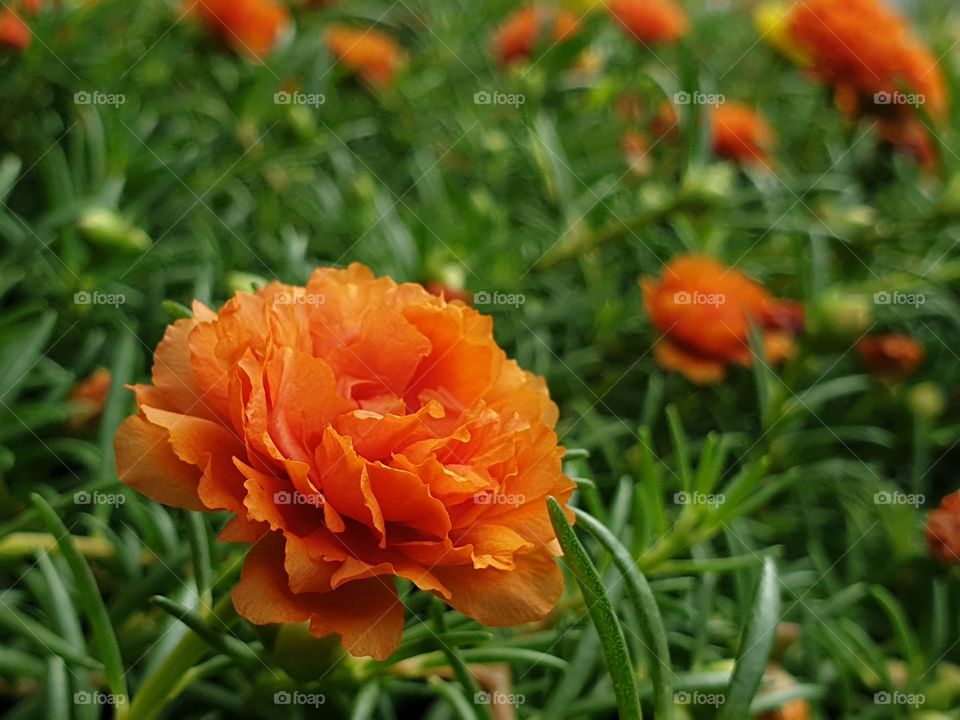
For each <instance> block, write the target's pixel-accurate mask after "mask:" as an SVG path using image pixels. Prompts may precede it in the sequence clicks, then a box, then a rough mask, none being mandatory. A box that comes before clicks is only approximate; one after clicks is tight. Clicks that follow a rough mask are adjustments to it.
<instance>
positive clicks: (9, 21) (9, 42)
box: [0, 9, 33, 52]
mask: <svg viewBox="0 0 960 720" xmlns="http://www.w3.org/2000/svg"><path fill="white" fill-rule="evenodd" d="M32 39H33V35H32V33H31V32H30V28H29V27H27V24H26V23H25V22H24V21H23V18H21V17H20V16H19V15H17V13H15V12H14V11H13V10H10V9H6V10H0V47H7V48H11V49H13V50H19V51H21V52H22V51H24V50H26V49H27V48H28V47H30V42H31V40H32Z"/></svg>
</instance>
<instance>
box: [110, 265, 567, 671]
mask: <svg viewBox="0 0 960 720" xmlns="http://www.w3.org/2000/svg"><path fill="white" fill-rule="evenodd" d="M134 390H135V392H136V397H137V404H138V407H139V414H138V415H136V416H133V417H130V418H128V419H127V420H126V421H125V422H124V423H123V425H122V426H121V428H120V430H119V432H118V434H117V438H116V454H117V467H118V471H119V474H120V477H121V478H122V479H123V481H124V482H125V483H126V484H128V485H130V486H131V487H133V488H136V489H137V490H139V491H141V492H143V493H144V494H145V495H147V496H149V497H151V498H153V499H155V500H157V501H159V502H162V503H165V504H168V505H174V506H179V507H184V508H189V509H192V510H228V511H229V512H231V513H233V514H234V515H235V517H234V518H233V519H232V520H231V522H230V523H229V524H228V525H227V527H226V528H225V530H224V531H223V533H222V534H221V536H220V539H221V540H225V541H229V542H246V543H252V544H253V547H252V548H251V549H250V553H249V555H248V556H247V560H246V564H245V566H244V570H243V574H242V577H241V580H240V583H239V585H238V586H237V588H236V589H235V590H234V593H233V600H234V604H235V606H236V608H237V611H238V612H239V613H240V614H241V615H242V616H244V617H246V618H247V619H249V620H250V621H252V622H254V623H258V624H263V623H301V622H306V621H308V620H309V621H310V624H311V625H310V628H311V632H312V633H313V634H315V635H317V636H322V635H325V634H327V633H331V632H333V633H337V634H338V635H340V636H341V639H342V641H343V644H344V646H345V647H346V648H347V650H348V651H349V652H351V653H353V654H354V655H372V656H373V657H375V658H379V659H383V658H385V657H387V656H388V655H390V653H391V652H393V650H394V649H395V648H396V647H397V644H398V643H399V642H400V636H401V632H402V630H403V604H402V603H401V602H400V600H399V599H398V597H397V591H396V588H395V583H394V581H395V579H396V578H405V579H407V580H410V581H411V582H413V583H415V584H416V585H417V586H418V587H420V588H421V589H423V590H427V591H430V592H433V593H435V594H436V595H438V596H440V597H442V598H444V599H445V600H446V601H447V602H448V603H449V604H450V605H452V606H453V607H454V608H456V609H458V610H460V611H461V612H463V613H465V614H466V615H469V616H470V617H472V618H475V619H476V620H478V621H479V622H481V623H483V624H485V625H492V626H506V625H513V624H518V623H524V622H528V621H533V620H537V619H540V618H542V617H543V616H544V615H546V613H548V612H549V611H550V609H551V608H552V607H553V605H554V603H555V602H556V600H557V599H558V597H559V596H560V594H561V592H562V589H563V578H562V575H561V573H560V570H559V568H558V566H557V564H556V562H555V560H554V556H555V555H557V554H559V547H558V544H557V543H556V538H555V536H554V532H553V529H552V526H551V524H550V520H549V517H548V514H547V508H546V502H545V498H546V497H547V496H548V495H553V496H555V497H557V498H558V499H560V500H561V501H562V502H565V501H566V500H567V499H568V498H569V495H570V493H571V491H572V489H573V484H572V483H571V482H570V481H569V480H568V479H567V478H565V477H564V475H563V472H562V469H561V457H562V454H563V451H562V449H561V448H559V447H558V446H557V436H556V434H555V433H554V431H553V427H554V424H555V423H556V420H557V408H556V406H555V405H554V404H553V403H552V402H551V400H550V397H549V395H548V393H547V388H546V384H545V383H544V381H543V380H542V379H541V378H539V377H536V376H534V375H531V374H530V373H527V372H525V371H523V370H521V369H520V367H519V366H518V365H517V364H516V362H514V361H512V360H508V359H507V357H506V355H505V354H504V352H503V350H501V349H500V347H499V346H498V345H497V343H496V342H495V340H494V339H493V333H492V321H491V319H490V318H488V317H484V316H482V315H480V314H479V313H477V312H476V311H475V310H473V309H472V308H469V307H467V306H466V305H464V304H463V303H460V302H457V301H453V302H447V301H445V300H444V299H442V298H439V297H436V296H435V295H431V294H430V293H428V292H427V291H426V290H425V289H424V288H423V287H421V286H419V285H412V284H406V285H397V284H396V283H394V282H393V281H392V280H390V279H389V278H375V277H374V276H373V273H371V272H370V270H369V269H367V268H366V267H364V266H362V265H359V264H355V265H351V266H350V267H349V268H347V269H345V270H333V269H322V270H317V271H316V272H315V273H314V274H313V276H312V278H311V279H310V281H309V282H308V283H307V285H306V287H291V286H288V285H283V284H281V283H278V282H272V283H270V284H268V285H266V286H265V287H263V288H262V289H260V290H258V291H257V292H256V293H244V292H241V293H237V294H236V295H235V296H234V297H233V299H231V300H230V301H229V302H227V304H226V305H225V306H224V307H223V309H221V310H220V311H219V312H214V311H212V310H210V309H208V308H207V307H205V306H203V305H202V304H200V303H199V302H197V303H194V316H193V318H192V319H188V320H180V321H178V322H176V323H175V324H174V325H172V326H170V327H169V328H168V329H167V332H166V335H165V337H164V339H163V341H162V342H161V343H160V345H159V347H158V348H157V352H156V356H155V359H154V366H153V384H152V385H138V386H136V387H135V388H134Z"/></svg>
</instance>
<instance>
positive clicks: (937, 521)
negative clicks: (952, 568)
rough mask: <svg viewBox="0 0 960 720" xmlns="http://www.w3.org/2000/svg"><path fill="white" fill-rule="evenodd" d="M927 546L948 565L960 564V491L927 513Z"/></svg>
mask: <svg viewBox="0 0 960 720" xmlns="http://www.w3.org/2000/svg"><path fill="white" fill-rule="evenodd" d="M926 537H927V547H928V548H929V549H930V553H931V554H932V555H933V556H934V557H936V558H937V559H938V560H940V561H941V562H943V563H945V564H946V565H960V491H957V492H955V493H951V494H949V495H947V496H946V497H945V498H944V499H943V500H942V501H941V503H940V507H938V508H937V509H936V510H931V511H930V513H929V514H928V515H927V529H926Z"/></svg>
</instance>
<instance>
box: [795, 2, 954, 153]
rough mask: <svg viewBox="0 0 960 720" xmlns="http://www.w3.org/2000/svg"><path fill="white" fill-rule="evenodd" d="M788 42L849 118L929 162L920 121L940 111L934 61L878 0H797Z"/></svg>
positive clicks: (942, 92)
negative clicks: (922, 113) (870, 124)
mask: <svg viewBox="0 0 960 720" xmlns="http://www.w3.org/2000/svg"><path fill="white" fill-rule="evenodd" d="M787 33H788V36H789V38H790V40H791V41H792V42H793V43H795V45H796V48H797V51H798V52H799V53H800V54H802V56H803V57H804V58H805V59H806V61H807V63H808V64H809V69H810V71H811V72H812V73H813V74H814V75H816V76H817V77H819V78H820V79H821V80H822V81H823V82H825V83H827V84H829V85H832V86H833V88H834V91H835V93H836V95H835V97H836V100H837V105H838V107H839V108H840V109H841V111H842V112H843V113H844V114H845V115H846V116H847V117H851V118H853V117H859V116H861V115H870V116H871V117H873V118H874V119H875V120H876V121H877V123H878V131H879V133H880V135H881V137H883V138H884V139H885V140H887V141H888V142H891V143H894V144H896V145H900V146H903V147H905V148H906V149H908V150H910V151H911V152H913V154H914V155H915V156H917V157H918V159H919V160H920V161H921V162H924V163H927V164H929V163H930V162H932V161H933V159H934V157H935V151H934V147H933V143H932V141H931V139H930V136H929V134H928V133H927V131H926V129H925V128H924V126H923V123H922V122H921V120H920V119H919V117H918V115H917V113H916V108H917V106H919V105H922V106H923V107H924V108H925V110H926V111H927V112H928V113H929V114H930V116H931V117H933V118H942V117H943V116H944V114H945V112H946V107H947V98H946V89H945V83H944V79H943V74H942V72H941V69H940V66H939V64H938V62H937V58H936V56H935V55H934V54H933V53H932V52H931V51H930V50H929V49H928V48H927V47H926V46H925V45H924V44H923V43H922V42H921V41H920V40H918V39H917V38H916V37H915V36H914V34H913V33H912V32H911V30H910V28H909V27H908V25H907V24H906V22H905V21H904V19H903V18H902V17H900V15H898V14H897V12H896V11H894V10H893V8H891V7H890V6H888V5H887V4H886V3H884V2H882V0H845V1H844V2H836V0H803V2H797V3H796V4H795V5H794V6H793V8H792V10H791V11H790V17H789V23H788V30H787Z"/></svg>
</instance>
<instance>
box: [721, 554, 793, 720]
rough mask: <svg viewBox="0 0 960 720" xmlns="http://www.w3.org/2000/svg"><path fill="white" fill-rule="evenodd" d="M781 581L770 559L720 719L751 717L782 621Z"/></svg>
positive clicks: (765, 565) (759, 587) (762, 574)
mask: <svg viewBox="0 0 960 720" xmlns="http://www.w3.org/2000/svg"><path fill="white" fill-rule="evenodd" d="M779 582H780V580H779V578H778V577H777V567H776V564H775V563H774V561H773V560H772V559H770V558H767V559H766V560H764V562H763V570H762V572H761V575H760V584H759V585H758V587H757V592H756V595H755V597H754V601H753V605H752V612H751V615H750V618H749V619H748V620H747V623H746V626H745V627H744V631H743V637H742V638H741V640H740V651H739V652H738V653H737V664H736V666H735V667H734V670H733V677H732V678H731V679H730V686H729V688H728V689H727V699H726V702H724V704H723V706H722V707H721V708H720V712H719V713H717V720H743V718H747V717H750V703H751V702H752V701H753V697H754V695H756V694H757V690H758V689H759V688H760V682H761V681H762V680H763V672H764V670H765V669H766V666H767V660H768V658H769V657H770V651H771V650H772V649H773V641H774V638H775V636H776V630H777V623H778V622H779V621H780V588H779V586H778V583H779Z"/></svg>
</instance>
